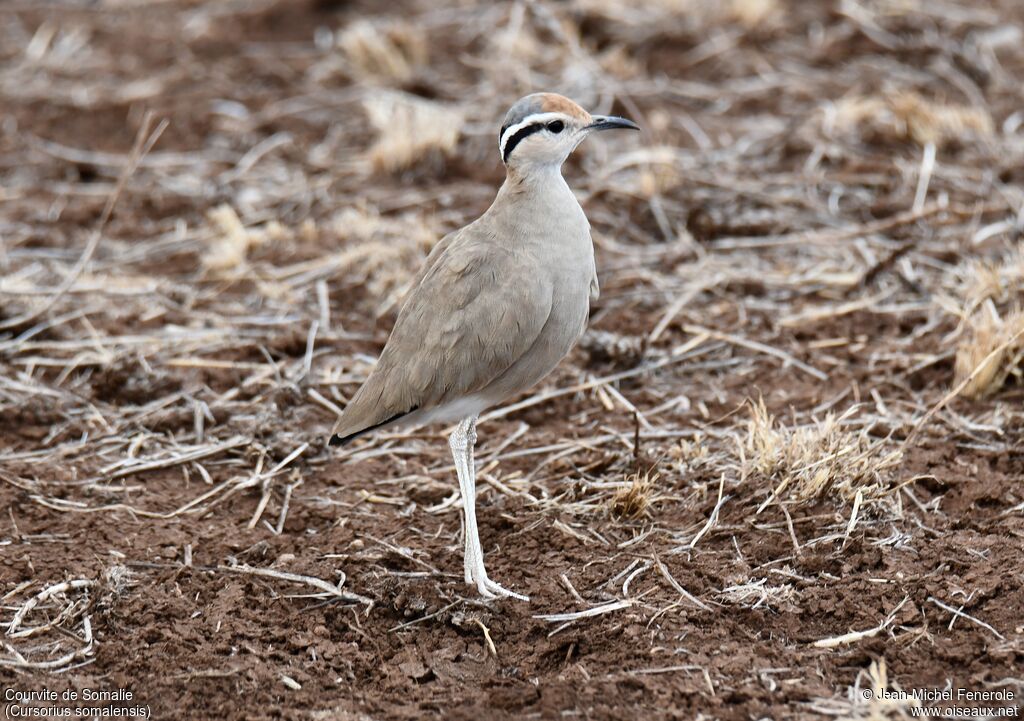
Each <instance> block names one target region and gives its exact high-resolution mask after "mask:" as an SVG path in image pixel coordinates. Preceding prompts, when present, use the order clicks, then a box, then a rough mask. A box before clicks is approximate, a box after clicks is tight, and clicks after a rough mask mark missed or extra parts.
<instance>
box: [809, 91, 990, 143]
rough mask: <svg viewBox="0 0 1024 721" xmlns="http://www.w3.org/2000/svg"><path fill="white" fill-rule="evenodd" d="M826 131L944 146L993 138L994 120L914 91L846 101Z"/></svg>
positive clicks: (981, 112) (976, 110)
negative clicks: (834, 130) (835, 130)
mask: <svg viewBox="0 0 1024 721" xmlns="http://www.w3.org/2000/svg"><path fill="white" fill-rule="evenodd" d="M825 125H826V132H827V131H828V130H831V129H833V128H834V129H837V130H840V131H844V132H849V131H854V132H857V133H859V134H860V135H861V136H863V137H865V138H866V139H869V140H887V141H890V142H893V141H895V142H907V141H910V142H914V143H917V144H918V145H920V146H925V145H928V144H934V145H935V146H936V147H940V148H941V147H943V146H946V145H949V144H951V143H953V142H964V141H967V140H971V139H982V138H989V137H991V136H992V134H993V132H994V126H993V123H992V118H991V117H990V116H989V115H988V113H987V112H985V111H984V110H982V109H980V108H972V107H969V106H966V105H955V104H949V103H942V102H939V101H935V100H929V99H927V98H925V97H923V96H922V95H920V94H919V93H917V92H915V91H913V90H894V91H890V92H888V93H884V94H882V95H873V96H866V97H865V96H854V97H849V98H844V99H843V100H841V101H840V102H839V103H838V104H837V105H836V106H835V108H834V109H833V111H832V112H831V113H829V115H828V116H827V117H826V121H825Z"/></svg>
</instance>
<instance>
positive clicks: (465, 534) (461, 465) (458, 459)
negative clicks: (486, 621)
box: [448, 421, 476, 585]
mask: <svg viewBox="0 0 1024 721" xmlns="http://www.w3.org/2000/svg"><path fill="white" fill-rule="evenodd" d="M466 425H467V424H466V421H462V422H461V423H459V425H457V426H456V427H455V430H454V431H452V434H451V436H450V437H449V438H448V447H449V448H451V450H452V459H453V460H454V461H455V475H457V476H458V477H459V495H460V496H461V497H462V539H463V551H462V570H463V573H464V574H465V578H466V583H468V584H470V585H473V552H474V550H475V549H474V547H473V545H472V543H471V542H470V532H469V513H468V511H467V510H466V509H467V508H469V507H470V506H471V505H472V504H473V503H475V502H476V501H475V498H474V496H475V494H474V493H473V488H472V487H471V486H470V485H469V473H468V472H467V471H466V466H465V463H466V446H467V444H468V440H469V439H468V437H467V433H466Z"/></svg>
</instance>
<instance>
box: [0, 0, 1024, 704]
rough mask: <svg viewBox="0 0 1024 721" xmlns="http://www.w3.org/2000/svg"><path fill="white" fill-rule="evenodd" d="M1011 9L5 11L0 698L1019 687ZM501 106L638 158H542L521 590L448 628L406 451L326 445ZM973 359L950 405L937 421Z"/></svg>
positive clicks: (429, 529) (505, 529)
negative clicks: (549, 108) (564, 324)
mask: <svg viewBox="0 0 1024 721" xmlns="http://www.w3.org/2000/svg"><path fill="white" fill-rule="evenodd" d="M1022 23H1024V12H1022V10H1021V8H1020V7H1019V6H1018V5H1017V4H1015V3H1002V4H1000V3H992V4H983V5H979V4H976V3H963V4H960V5H955V4H953V3H944V4H941V5H935V4H930V3H916V2H906V3H889V2H873V3H867V4H864V5H860V4H855V3H847V2H838V1H837V2H820V3H801V2H791V3H786V2H781V1H780V2H761V3H756V2H750V1H748V2H741V1H739V0H736V1H734V2H726V3H703V2H699V1H696V0H694V1H693V2H678V3H673V2H656V3H650V4H649V5H642V6H640V7H635V8H634V7H629V6H625V5H619V4H617V3H614V2H610V0H609V1H607V2H598V1H596V0H592V1H589V2H588V1H583V0H580V1H579V2H567V3H543V2H537V3H526V4H501V3H496V4H477V3H458V4H452V5H451V6H449V7H440V8H439V7H434V6H433V5H432V4H430V3H425V2H424V3H421V2H403V3H394V4H387V5H386V6H385V5H383V4H381V5H377V4H373V3H369V2H330V1H327V0H318V1H317V2H291V1H287V2H286V1H285V0H277V1H276V2H275V1H273V0H261V1H256V0H253V1H237V2H236V1H232V2H224V3H204V2H198V1H189V2H184V1H183V2H142V1H130V0H128V1H124V2H113V1H111V2H100V3H85V2H71V1H67V2H60V3H57V2H55V3H39V4H37V3H29V2H19V1H18V0H15V1H14V2H8V3H5V4H4V5H3V6H0V32H2V35H0V63H2V64H0V179H2V185H0V269H2V273H3V282H2V285H0V481H3V483H0V507H2V508H3V514H2V517H0V595H2V596H3V601H2V608H0V619H2V622H3V625H4V627H5V629H6V631H7V635H6V636H5V637H4V638H3V639H2V640H3V642H4V645H3V647H2V650H0V663H2V665H0V679H2V681H3V687H4V689H5V692H6V690H7V689H16V690H18V691H30V690H44V689H50V690H55V691H57V692H61V691H64V690H65V689H76V690H79V691H80V690H81V689H84V688H92V689H102V690H108V691H116V690H118V689H128V690H130V691H131V692H132V694H133V699H132V700H124V699H122V700H121V701H118V702H116V703H111V704H104V703H101V704H100V706H104V705H107V707H108V708H114V707H124V708H127V707H130V706H132V705H133V704H136V703H140V704H143V705H148V706H149V707H150V708H151V710H152V714H153V717H154V718H224V719H262V718H287V719H306V718H312V719H334V718H338V719H418V718H428V717H437V716H441V717H444V718H467V719H468V718H487V719H490V718H545V719H547V718H588V719H635V718H657V719H660V718H666V719H668V718H716V719H757V718H815V717H828V718H899V717H903V716H904V715H906V714H907V713H909V711H908V707H907V705H906V704H901V703H898V702H895V701H882V700H879V699H878V698H877V697H878V695H879V694H880V691H881V690H882V689H890V690H891V689H915V688H943V687H946V686H948V685H951V686H952V687H953V688H965V689H971V690H974V691H1001V692H1004V693H1005V692H1009V693H1010V695H1011V696H1012V697H1013V699H1014V700H1010V701H1001V702H999V703H993V704H989V705H991V706H1007V705H1009V706H1011V707H1013V706H1015V705H1016V704H1019V703H1020V699H1021V698H1024V681H1022V680H1021V678H1022V677H1021V671H1020V669H1021V665H1022V663H1024V625H1022V624H1024V620H1022V615H1021V609H1024V565H1022V563H1021V558H1022V553H1024V511H1022V509H1024V492H1022V485H1021V479H1022V477H1024V445H1022V440H1024V433H1022V431H1021V420H1022V417H1024V414H1022V411H1021V403H1022V400H1024V393H1022V391H1021V387H1020V385H1019V384H1018V383H1017V380H1018V378H1017V377H1018V376H1019V361H1020V351H1021V346H1022V345H1024V344H1019V343H1016V342H1015V340H1014V339H1013V338H1012V336H1011V333H1012V329H1013V326H1012V325H1010V323H1011V322H1012V319H1013V318H1015V317H1016V316H1015V315H1014V313H1015V312H1017V311H1019V309H1020V307H1021V304H1022V301H1024V293H1022V291H1021V288H1022V287H1024V286H1022V285H1021V284H1022V282H1024V261H1021V260H1020V258H1021V257H1024V256H1021V255H1020V253H1021V251H1020V248H1019V245H1020V233H1021V228H1022V226H1021V224H1020V220H1019V219H1020V217H1024V216H1021V215H1020V213H1021V208H1024V192H1022V184H1024V174H1022V172H1021V168H1022V167H1024V164H1022V161H1024V132H1022V131H1021V127H1022V125H1024V121H1022V117H1024V116H1022V113H1024V90H1022V88H1021V86H1020V83H1019V78H1020V77H1021V73H1022V72H1024V50H1022V49H1021V48H1022V46H1024V44H1022V43H1021V42H1020V37H1021V34H1022V31H1021V28H1022ZM542 88H543V89H552V90H557V91H561V92H565V93H566V94H569V95H572V96H574V97H577V98H578V99H579V100H580V101H581V102H584V103H585V104H588V105H589V106H591V107H594V108H599V109H601V110H603V111H611V110H614V111H615V112H618V113H621V114H624V115H630V116H633V117H636V118H637V119H638V120H640V122H641V123H642V124H643V125H644V127H645V133H644V134H643V137H640V138H626V139H623V138H610V139H602V140H601V141H600V142H596V143H594V144H593V145H592V147H589V146H588V147H584V148H582V149H581V152H580V155H579V157H578V158H574V159H573V160H572V161H570V163H569V164H568V166H567V168H566V175H567V177H568V178H569V181H570V184H571V185H572V186H573V187H574V188H578V189H579V191H580V195H581V200H582V202H583V205H584V208H585V209H586V211H587V213H588V216H589V217H590V219H591V222H592V225H593V229H594V236H595V244H596V246H597V252H598V265H599V271H600V275H601V280H602V297H601V299H600V300H599V301H598V302H597V303H596V304H595V306H594V309H593V313H592V322H591V327H592V332H590V333H589V334H588V335H587V336H586V337H585V338H584V340H583V342H582V343H581V346H580V347H579V348H578V349H577V350H576V351H574V353H573V354H572V355H571V356H570V357H569V358H568V359H567V360H566V361H565V362H564V363H563V365H562V366H561V367H560V368H559V369H558V370H557V371H556V372H555V373H553V374H552V376H551V377H550V378H548V379H547V380H546V381H545V382H544V384H543V385H542V387H540V388H537V389H534V390H533V391H531V392H530V394H529V395H526V396H523V397H522V398H519V399H512V401H511V403H515V402H519V401H521V402H522V403H521V404H520V406H512V407H511V408H508V409H504V410H502V411H500V412H499V413H497V414H496V415H495V416H494V417H493V418H490V419H487V418H485V419H484V422H483V423H482V424H481V427H480V444H479V446H478V453H477V458H478V467H479V476H480V480H479V492H478V495H479V503H478V505H479V510H478V516H479V520H480V525H481V534H482V540H483V544H484V548H485V551H486V553H487V566H488V570H489V572H490V574H491V576H492V578H494V579H495V580H497V581H499V582H500V583H502V584H503V585H505V586H506V587H508V588H511V589H514V590H516V591H519V592H522V593H525V594H528V595H529V596H530V598H531V601H530V603H522V602H517V601H511V600H502V601H497V602H483V601H482V600H480V599H478V598H477V597H476V595H475V593H474V592H473V590H472V589H471V588H469V587H467V586H465V585H464V584H463V582H462V536H461V527H460V513H459V504H458V498H457V484H456V483H455V480H454V471H453V468H452V466H451V463H450V459H449V457H448V455H447V444H446V443H445V440H444V436H443V434H442V431H443V430H444V429H440V428H426V429H412V430H409V431H402V432H399V433H394V434H384V435H382V436H378V437H374V438H369V439H366V440H362V441H359V442H358V443H356V444H355V445H354V447H353V448H350V449H346V450H345V451H344V452H340V451H337V450H335V449H329V448H327V447H326V446H325V445H324V440H325V438H326V436H327V433H328V430H329V428H330V426H331V423H332V421H333V412H332V410H331V407H332V405H333V406H343V405H344V403H345V400H346V399H347V397H349V396H350V395H351V393H352V392H354V390H355V388H356V387H357V384H358V382H359V380H361V379H362V378H363V377H365V374H366V371H367V369H368V368H369V367H370V363H372V359H373V357H374V356H375V355H376V353H378V352H379V350H380V348H381V347H382V345H383V342H384V341H385V340H386V337H387V332H388V329H389V328H390V325H391V323H392V322H393V319H394V315H395V312H396V307H397V302H398V301H399V299H400V297H401V293H402V291H403V289H404V286H405V283H406V282H407V281H408V280H409V278H411V276H412V274H413V273H414V272H415V269H416V267H417V265H418V263H419V262H420V261H421V260H422V258H423V257H424V256H425V253H426V252H427V251H428V250H429V247H430V246H431V245H432V244H433V243H434V242H436V241H437V239H439V238H440V237H441V236H443V235H444V233H446V232H449V231H451V230H453V229H455V228H458V227H460V226H461V225H463V224H465V223H466V222H469V221H470V220H472V219H473V218H475V217H476V216H477V215H478V214H479V213H480V212H481V211H482V210H483V209H484V208H486V206H487V204H488V202H489V201H490V198H491V197H492V195H493V192H494V189H495V188H496V187H497V185H498V184H499V183H500V182H501V178H502V171H501V166H500V163H499V160H498V158H497V157H496V152H495V149H494V145H495V142H494V141H495V136H496V133H497V127H498V125H499V124H500V123H499V122H498V119H499V118H500V117H501V114H502V113H503V112H504V108H505V107H507V106H508V105H509V104H510V103H511V102H512V101H514V100H515V99H516V98H517V97H518V96H519V95H522V94H524V93H526V92H529V91H532V90H537V89H542ZM381 98H385V99H387V98H398V99H397V100H394V101H393V102H394V105H393V106H389V107H390V111H389V112H390V113H391V114H390V115H388V116H387V121H386V122H385V123H384V125H383V126H382V125H381V124H379V123H377V122H375V121H374V117H375V115H374V113H375V112H377V111H376V110H375V108H377V109H378V110H379V108H378V106H375V105H374V103H375V102H378V101H380V99H381ZM388 102H391V101H388ZM417 103H423V104H425V105H424V106H422V107H421V106H419V105H417ZM396 108H397V109H396ZM147 113H152V115H151V117H147ZM403 113H404V115H403ZM438 114H440V115H438ZM403 117H404V118H406V120H407V119H408V118H409V117H412V118H413V120H414V122H413V123H412V124H411V125H408V124H407V125H401V123H403V122H405V121H404V120H402V118H403ZM438 118H440V119H438ZM163 120H167V121H168V124H167V125H166V128H162V126H160V122H161V121H163ZM388 123H391V124H393V125H398V126H399V127H400V128H404V129H405V132H406V133H407V134H408V133H412V136H413V137H418V138H421V139H422V137H426V139H425V140H422V142H423V147H422V148H413V149H412V150H409V148H407V147H396V146H394V145H390V146H389V145H387V143H385V142H384V140H382V138H386V136H387V130H386V128H385V127H384V126H386V125H387V124H388ZM430 123H433V124H434V125H435V126H438V127H441V126H444V125H445V124H446V123H447V124H454V125H455V126H456V127H458V128H459V132H458V133H457V135H456V136H455V137H454V138H453V139H451V142H448V141H446V140H445V137H446V136H445V132H444V129H443V127H442V129H441V130H438V128H437V127H434V128H433V129H432V130H422V128H420V125H419V124H423V125H427V124H430ZM410 128H411V129H410ZM154 129H156V130H157V132H158V133H159V137H158V138H157V139H156V141H155V143H154V145H153V147H152V148H151V149H150V148H147V149H146V151H145V152H146V154H145V156H144V157H142V159H141V162H139V163H138V164H137V167H135V168H134V169H131V170H130V172H128V173H127V174H125V178H126V181H125V183H124V187H123V190H118V182H117V181H118V178H119V177H120V176H121V175H122V174H124V173H125V171H124V168H125V167H126V165H129V164H130V163H129V161H130V159H131V153H130V151H131V149H132V147H133V142H135V141H136V139H137V138H139V139H141V140H145V139H146V137H147V134H148V133H151V132H153V130H154ZM140 133H141V135H140ZM420 133H424V134H425V135H423V136H422V137H421V136H420ZM154 137H155V136H154ZM401 138H402V136H401V134H399V139H400V140H401ZM416 142H419V141H416ZM446 143H447V145H446ZM409 144H413V145H415V143H413V142H412V141H409ZM406 153H408V157H406V155H404V154H406ZM930 154H931V157H932V161H929V160H928V158H929V156H930ZM922 177H924V178H925V179H924V180H922ZM112 197H113V198H116V201H117V202H116V205H115V207H114V210H113V213H112V215H111V216H110V220H109V222H108V223H106V224H105V225H103V226H98V225H97V224H98V223H100V222H101V220H100V219H101V216H102V212H103V208H104V205H105V204H107V202H108V200H109V199H111V198H112ZM94 230H95V231H97V232H99V234H100V239H99V242H98V244H97V245H96V246H95V249H94V251H88V250H87V249H88V248H89V244H90V238H91V237H92V234H93V232H94ZM83 260H84V261H87V262H84V264H83V263H82V261H83ZM76 266H80V267H76ZM65 286H66V287H65ZM979 288H980V290H979ZM978 314H988V315H986V316H985V317H986V318H988V319H989V320H988V321H984V322H988V323H990V324H991V323H995V324H996V325H990V326H984V327H985V328H989V331H990V332H989V336H992V337H995V338H996V341H995V342H994V343H993V344H990V345H988V346H986V345H984V343H985V342H986V341H985V338H988V337H989V336H986V335H985V331H984V329H983V328H982V326H981V325H979V323H982V321H979V320H977V318H978V317H980V316H979V315H978ZM993 318H994V319H997V320H998V322H997V321H996V320H992V319H993ZM1000 324H1005V325H1000ZM1007 328H1009V329H1010V330H1009V331H1008V330H1006V329H1007ZM1000 343H1003V346H1004V347H1003V350H1005V351H1006V352H1005V353H1001V354H997V355H996V357H995V362H996V363H997V364H1002V366H1000V368H1001V370H1000V371H999V372H998V373H995V374H994V375H995V376H996V377H995V379H994V380H993V381H992V382H991V383H990V387H987V388H985V389H984V392H978V393H969V392H967V391H969V390H970V387H969V386H962V385H961V387H960V389H959V390H961V391H964V392H962V393H957V394H956V396H955V397H949V396H948V394H949V393H950V392H951V391H952V390H954V389H957V386H958V384H959V382H960V380H962V379H963V378H965V377H966V376H965V373H969V372H970V371H971V369H972V368H975V367H976V366H977V362H976V363H975V365H968V367H967V369H966V371H958V364H961V363H962V362H963V358H965V357H969V356H970V349H971V348H972V347H975V346H977V347H980V348H982V349H983V350H982V352H981V353H980V356H979V355H975V360H976V361H978V360H981V359H982V358H984V357H985V356H986V353H987V352H988V351H989V350H991V349H993V348H996V347H997V346H998V345H999V344H1000ZM1015 343H1016V344H1015ZM972 344H974V345H972ZM1003 371H1005V373H1004V372H1003ZM958 372H959V375H958ZM760 402H763V404H764V408H765V410H766V412H767V413H769V414H771V416H773V419H772V420H770V421H763V419H762V421H758V415H757V407H758V403H760ZM931 411H934V412H931ZM830 419H831V420H830ZM833 422H834V423H833ZM830 423H833V424H832V425H829V424H830ZM766 428H768V429H769V431H770V432H769V433H768V434H767V435H766V436H764V437H766V438H768V439H769V440H770V442H768V443H767V444H765V443H759V442H758V441H757V438H760V437H762V436H759V435H758V434H759V433H762V434H763V432H765V429H766ZM823 428H824V429H827V430H821V429H823ZM773 434H774V435H773ZM803 447H808V448H810V449H811V451H810V455H800V453H799V448H803ZM782 448H788V449H790V451H791V455H792V457H793V458H795V459H796V460H793V458H790V459H789V460H788V461H786V460H780V458H782V457H783V456H785V455H786V452H783V451H782V450H780V449H782ZM787 452H789V451H787ZM774 453H778V454H781V455H779V456H777V457H776V456H773V455H772V454H774ZM772 458H774V460H773V461H772V460H771V459H772ZM766 459H768V460H766ZM769 461H771V462H769ZM787 464H788V465H787ZM818 471H820V473H819V472H818ZM787 478H789V479H790V480H789V481H787V480H786V479H787ZM799 479H804V480H807V479H813V481H814V482H813V483H811V482H810V481H807V483H808V484H810V485H807V484H804V483H803V481H800V480H799ZM261 572H262V575H259V574H260V573H261ZM268 573H269V574H274V573H277V574H278V575H277V576H273V575H268ZM281 574H292V575H291V576H282V575H281ZM65 581H67V582H71V584H70V585H68V586H66V587H63V588H58V589H57V590H56V591H55V592H53V593H52V594H49V595H46V594H44V596H43V597H42V598H39V601H38V603H37V605H33V604H32V603H31V602H30V599H32V598H34V597H36V596H37V594H40V593H41V592H43V591H44V589H47V588H49V587H52V586H54V585H55V584H60V583H62V582H65ZM317 581H319V585H317V583H316V582H317ZM338 584H340V585H338ZM343 593H349V594H356V595H357V596H358V597H360V598H361V599H363V600H362V601H360V600H358V599H354V598H351V597H349V598H342V597H340V595H339V594H343ZM588 610H591V611H593V613H592V614H590V615H581V614H582V612H585V611H588ZM557 614H570V615H572V614H575V615H574V616H570V618H568V619H561V620H560V619H558V618H557ZM549 616H556V617H555V618H548V617H549ZM28 629H32V630H31V632H29V633H26V632H25V631H26V630H28ZM851 632H863V633H856V634H854V635H851V636H846V634H851ZM868 690H870V691H871V692H872V694H873V695H874V698H869V696H870V695H871V694H866V691H868ZM979 703H980V702H979ZM87 705H91V704H87ZM963 705H964V706H967V705H970V704H963ZM982 705H984V704H982ZM8 713H10V711H8Z"/></svg>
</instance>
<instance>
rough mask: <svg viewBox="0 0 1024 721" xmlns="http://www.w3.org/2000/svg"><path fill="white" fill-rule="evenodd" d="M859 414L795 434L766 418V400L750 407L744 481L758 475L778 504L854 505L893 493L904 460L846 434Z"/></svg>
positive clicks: (845, 415)
mask: <svg viewBox="0 0 1024 721" xmlns="http://www.w3.org/2000/svg"><path fill="white" fill-rule="evenodd" d="M856 412H857V409H856V408H850V409H849V410H847V411H846V412H845V413H843V414H842V415H839V416H836V415H834V414H832V413H830V414H828V415H827V416H826V417H825V419H824V420H822V421H816V422H813V423H810V424H808V425H805V426H801V427H796V428H791V427H787V426H786V425H784V424H782V423H781V422H779V421H778V420H776V418H775V417H774V416H773V415H772V414H770V413H769V412H768V409H767V408H766V407H765V404H764V400H763V399H762V400H758V401H757V402H752V403H750V418H749V419H748V420H747V424H746V426H747V427H746V437H745V438H744V439H743V441H742V445H743V449H742V450H743V453H742V457H743V459H744V466H743V473H744V475H745V476H749V475H758V476H761V477H764V478H767V479H769V480H770V481H771V482H772V483H773V484H775V491H774V493H773V494H772V495H773V497H774V498H781V497H783V493H785V494H786V497H788V498H789V499H791V500H793V501H795V502H797V503H806V502H808V501H812V500H815V499H818V498H821V497H822V496H826V495H834V496H837V497H838V498H840V499H842V500H844V501H847V502H853V500H854V499H855V498H856V496H857V495H858V493H859V494H861V496H862V497H864V498H866V499H877V498H880V497H881V496H883V495H885V494H886V493H888V492H889V491H890V490H891V488H892V487H893V482H892V474H893V471H894V470H895V469H896V468H897V467H898V466H899V460H900V454H899V452H897V451H886V450H885V448H884V445H883V444H882V443H880V442H879V441H872V440H871V439H870V438H868V435H867V433H866V431H863V430H862V431H860V432H853V431H850V430H847V429H846V427H845V422H846V421H847V420H849V419H851V418H852V417H853V416H854V415H855V414H856Z"/></svg>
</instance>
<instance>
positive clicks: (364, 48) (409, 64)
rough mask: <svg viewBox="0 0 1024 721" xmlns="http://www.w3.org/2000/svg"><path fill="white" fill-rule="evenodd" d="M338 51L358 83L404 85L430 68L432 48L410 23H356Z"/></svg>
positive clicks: (366, 21)
mask: <svg viewBox="0 0 1024 721" xmlns="http://www.w3.org/2000/svg"><path fill="white" fill-rule="evenodd" d="M338 47H339V48H340V49H341V51H342V53H343V54H344V56H345V60H346V61H347V62H348V64H349V67H350V69H351V71H352V74H353V75H355V76H356V77H357V78H358V79H360V80H363V81H370V82H382V83H385V84H391V85H401V84H403V83H408V82H410V81H411V80H413V78H414V77H415V76H416V73H417V72H419V71H420V69H421V68H423V67H424V66H425V65H426V64H427V62H428V60H429V52H428V51H429V48H430V44H429V42H428V39H427V37H426V34H425V33H424V32H423V29H422V28H420V27H416V26H414V25H410V24H409V23H405V22H400V21H399V22H372V21H368V20H357V21H356V22H354V23H352V24H351V25H349V26H348V27H347V28H345V30H344V31H343V32H342V33H341V35H340V36H339V37H338Z"/></svg>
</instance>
